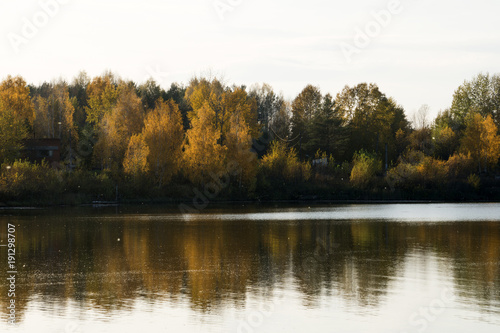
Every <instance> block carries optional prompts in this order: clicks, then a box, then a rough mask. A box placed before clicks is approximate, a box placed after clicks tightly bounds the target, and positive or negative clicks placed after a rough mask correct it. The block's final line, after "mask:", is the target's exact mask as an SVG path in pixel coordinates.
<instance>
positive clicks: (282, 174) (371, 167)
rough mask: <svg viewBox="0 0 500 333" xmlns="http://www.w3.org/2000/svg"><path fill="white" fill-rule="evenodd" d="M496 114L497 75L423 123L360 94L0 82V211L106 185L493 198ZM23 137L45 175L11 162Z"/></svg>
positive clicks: (356, 89)
mask: <svg viewBox="0 0 500 333" xmlns="http://www.w3.org/2000/svg"><path fill="white" fill-rule="evenodd" d="M499 110H500V75H498V74H495V75H489V74H479V75H477V76H475V77H474V78H472V79H471V80H469V81H465V82H464V83H463V84H462V85H460V86H459V87H458V88H457V90H456V91H455V93H454V95H453V102H452V105H451V106H450V108H448V109H446V110H443V111H441V112H439V114H438V116H437V117H436V118H435V119H433V120H429V119H427V118H428V110H427V107H426V106H423V107H422V108H421V109H420V110H419V111H418V112H417V113H416V114H415V115H414V117H413V119H412V120H410V119H409V117H408V116H407V115H406V114H405V110H404V109H403V108H402V107H401V106H400V105H398V103H397V102H396V100H395V99H394V98H392V97H388V96H387V95H385V94H384V93H383V92H382V91H381V90H380V88H379V87H378V86H377V85H376V84H367V83H361V84H358V85H356V86H346V87H345V88H344V89H343V90H342V91H340V92H339V93H338V94H337V95H336V96H335V97H333V96H332V95H330V94H325V95H324V94H323V93H322V92H321V90H320V89H319V88H318V87H316V86H313V85H307V86H306V87H305V88H304V89H303V90H302V91H301V92H300V93H299V94H298V95H297V96H296V97H295V98H294V99H293V100H287V99H285V98H284V97H283V95H282V94H279V93H276V92H275V91H274V90H273V88H272V87H271V86H269V85H267V84H262V85H254V86H251V87H246V86H238V85H234V84H233V85H230V84H227V83H226V82H224V80H222V79H220V78H216V77H194V78H192V79H191V80H190V81H189V83H188V84H187V85H183V84H178V83H173V84H172V85H171V86H170V88H169V89H168V90H165V89H163V88H162V87H160V86H159V85H158V84H157V83H156V82H155V81H153V80H148V81H147V82H145V83H142V84H137V83H135V82H132V81H127V80H123V79H121V78H120V77H118V76H117V75H115V74H113V73H111V72H106V73H104V74H103V75H100V76H97V77H94V78H90V77H88V75H87V74H86V73H85V72H81V73H80V74H79V75H78V76H77V77H75V78H74V80H73V81H72V82H71V83H68V82H65V81H63V80H56V81H52V82H44V83H42V84H40V85H29V84H27V83H26V82H25V80H24V79H23V78H21V77H19V76H17V77H12V76H8V77H7V78H6V79H4V80H3V81H2V82H1V84H0V161H3V164H2V169H1V176H0V196H1V197H0V200H4V201H6V200H18V199H19V200H25V199H33V198H39V197H40V194H46V196H44V198H46V200H49V201H50V200H52V201H61V200H62V201H68V202H70V203H73V202H74V203H80V202H86V201H89V200H91V199H96V198H106V199H109V198H112V197H113V196H115V195H116V193H115V192H116V187H117V186H118V187H119V188H120V197H122V198H123V199H126V198H128V199H134V198H141V199H144V198H177V199H179V198H189V197H191V196H192V195H193V193H196V191H198V192H200V191H201V192H204V193H205V197H211V198H212V199H214V197H217V198H218V199H228V198H235V199H260V200H267V199H301V198H326V199H359V198H400V199H421V198H436V199H439V198H446V199H450V198H453V199H462V198H461V197H460V196H466V197H470V193H475V195H477V197H478V198H479V197H483V198H492V197H496V198H498V197H499V194H500V193H499V190H498V188H499V186H498V182H497V180H498V177H495V172H497V171H498V167H499V165H498V160H499V156H500V136H499V130H498V126H499V122H500V115H499ZM32 138H35V139H43V138H57V139H60V140H61V149H60V151H61V163H60V165H59V166H58V168H56V169H54V168H52V167H51V166H49V165H47V163H41V164H36V163H31V162H29V161H27V160H26V159H24V158H23V156H24V153H23V149H24V146H25V144H26V142H27V141H26V140H27V139H32ZM210 187H212V188H210ZM214 188H216V189H214ZM61 198H64V199H61Z"/></svg>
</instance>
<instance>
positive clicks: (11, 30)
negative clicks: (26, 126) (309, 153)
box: [0, 0, 500, 116]
mask: <svg viewBox="0 0 500 333" xmlns="http://www.w3.org/2000/svg"><path fill="white" fill-rule="evenodd" d="M0 1H1V2H0V60H1V61H0V78H5V77H6V76H7V75H8V74H11V75H22V76H23V77H24V78H25V79H26V80H27V81H28V82H30V83H35V84H38V83H41V82H43V81H50V80H52V79H55V78H58V77H62V78H65V79H67V80H71V79H72V78H73V77H74V76H75V75H76V74H78V72H79V71H80V70H85V71H87V73H88V74H89V75H90V76H95V75H99V74H101V73H102V72H103V71H104V70H107V69H109V70H112V71H114V72H116V73H117V74H119V75H120V76H121V77H123V78H125V79H132V80H134V81H136V82H143V81H145V80H146V79H147V78H148V77H151V76H153V78H155V79H156V80H157V81H158V82H159V83H160V84H161V85H162V86H164V87H165V88H168V87H169V86H170V83H172V82H182V83H187V82H188V81H189V79H190V78H191V77H192V76H193V75H195V74H203V73H207V72H208V71H211V72H212V73H214V74H216V75H223V76H224V78H225V80H226V82H227V83H236V84H246V85H248V86H250V85H251V84H253V83H262V82H267V83H269V84H271V85H272V86H273V87H274V89H275V90H276V91H278V92H279V91H282V92H283V94H284V95H285V97H287V98H293V97H295V96H296V95H297V94H298V93H299V92H300V91H301V90H302V89H303V88H304V87H305V85H307V84H309V83H311V84H314V85H318V86H319V87H320V88H321V90H322V92H323V93H327V92H329V93H331V94H332V95H334V96H335V95H336V94H337V93H338V92H339V91H340V90H341V89H342V88H343V87H344V85H346V84H348V85H354V84H357V83H360V82H374V83H377V84H378V85H379V87H380V88H381V90H382V92H384V93H386V94H387V95H388V96H392V97H394V98H395V99H396V101H397V102H398V103H399V104H401V105H402V106H403V107H404V108H405V109H406V111H407V113H408V114H411V113H413V112H414V111H415V110H416V109H418V108H419V107H420V106H421V105H422V104H429V106H430V107H431V112H432V116H434V115H435V114H436V113H437V111H438V110H440V109H444V108H446V107H448V106H449V105H450V104H451V99H452V95H453V92H454V90H455V89H456V88H457V87H458V86H459V85H460V84H461V83H462V82H463V81H464V80H465V79H471V78H472V77H473V76H474V75H476V74H478V73H479V72H490V73H492V74H493V73H499V72H500V26H499V23H498V22H499V20H498V14H499V13H500V1H498V0H476V1H460V0H453V1H452V0H441V1H431V0H400V3H401V8H402V11H401V13H399V14H395V15H392V17H391V22H390V23H389V24H388V25H386V26H385V27H382V28H381V29H380V33H379V34H376V35H375V36H374V37H373V38H370V44H369V46H368V47H366V48H363V49H361V50H360V53H359V54H355V55H353V56H352V61H351V62H350V63H348V62H347V61H346V58H345V57H344V55H343V53H342V51H341V49H340V45H341V43H349V44H350V45H353V46H354V37H355V35H356V29H357V28H359V29H365V28H366V27H367V26H369V25H370V24H371V23H373V22H375V20H374V18H373V16H372V15H371V12H373V11H379V10H382V9H385V8H387V6H388V3H389V2H390V1H397V0H353V1H332V0H329V1H327V0H325V1H323V0H308V1H300V2H294V1H290V0H288V1H285V0H276V1H271V0H267V1H264V0H217V1H214V0H182V1H181V0H173V1H172V0H171V1H167V0H142V1H138V0H120V1H114V0H107V1H106V0H99V1H98V0H64V1H63V0H42V1H33V0H23V1H20V0H0ZM45 2H55V3H61V4H60V5H59V9H58V11H57V13H56V14H55V15H53V17H50V18H49V20H48V22H43V15H44V14H43V13H44V12H43V10H42V7H41V5H40V3H45ZM64 2H66V4H62V3H64ZM217 2H218V3H223V4H231V3H232V4H233V8H232V10H231V11H227V12H225V13H224V15H223V17H224V19H223V20H222V19H221V18H220V16H219V15H218V12H217V11H216V9H215V7H214V4H215V3H217ZM36 18H38V19H39V21H37V22H38V24H39V25H41V27H40V28H39V29H38V31H37V32H36V33H34V34H33V36H27V37H29V38H26V40H25V41H26V43H23V44H22V45H19V47H18V49H19V52H16V51H15V47H13V44H12V43H11V41H10V39H12V38H13V37H12V36H13V34H16V35H17V36H23V32H22V30H23V26H25V25H26V23H25V22H26V21H30V22H34V20H35V21H36ZM40 20H41V21H40ZM40 22H41V23H40ZM35 23H36V22H35ZM44 23H46V24H44ZM25 30H26V29H25ZM28 30H29V29H28ZM28 32H30V31H28Z"/></svg>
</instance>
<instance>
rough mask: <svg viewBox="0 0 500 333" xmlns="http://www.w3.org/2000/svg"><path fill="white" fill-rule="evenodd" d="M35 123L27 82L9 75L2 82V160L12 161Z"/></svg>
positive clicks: (0, 105) (0, 113) (0, 86)
mask: <svg viewBox="0 0 500 333" xmlns="http://www.w3.org/2000/svg"><path fill="white" fill-rule="evenodd" d="M32 124H33V104H32V102H31V98H30V90H29V88H28V86H27V85H26V82H25V81H24V80H23V79H22V78H21V77H19V76H17V77H11V76H8V77H7V78H6V79H5V80H4V81H2V83H1V84H0V160H1V161H3V160H5V159H7V160H10V161H12V160H13V159H14V158H15V157H17V155H18V153H19V151H20V150H21V149H22V147H23V140H24V139H26V138H27V137H28V133H29V131H30V128H31V126H32Z"/></svg>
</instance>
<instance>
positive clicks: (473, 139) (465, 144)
mask: <svg viewBox="0 0 500 333" xmlns="http://www.w3.org/2000/svg"><path fill="white" fill-rule="evenodd" d="M461 148H462V150H463V151H464V152H465V153H470V154H471V156H472V158H473V159H474V160H475V161H477V165H478V169H479V172H481V169H483V170H484V171H487V170H488V167H490V168H491V167H494V166H495V165H496V164H497V162H498V158H499V157H500V136H499V135H498V128H497V126H496V125H495V122H494V121H493V118H492V117H491V115H488V116H487V117H486V118H483V117H482V116H481V115H480V114H479V113H475V114H473V115H471V116H470V117H469V119H468V121H467V128H466V129H465V133H464V137H463V138H462V146H461Z"/></svg>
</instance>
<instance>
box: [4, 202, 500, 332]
mask: <svg viewBox="0 0 500 333" xmlns="http://www.w3.org/2000/svg"><path fill="white" fill-rule="evenodd" d="M8 223H13V224H15V225H16V226H17V228H16V236H17V238H16V249H17V258H16V260H17V264H18V274H17V281H16V311H17V312H16V316H17V318H16V320H17V325H16V326H10V325H8V324H7V316H8V310H7V306H8V302H9V297H8V295H7V294H8V289H9V287H8V283H7V273H6V272H7V253H6V247H5V246H2V247H0V315H1V317H2V318H1V319H2V320H1V321H0V332H5V331H7V332H56V333H57V332H65V333H67V332H71V333H76V332H78V333H85V332H92V333H94V332H120V333H124V332H235V333H239V332H245V333H246V332H273V333H274V332H408V333H410V332H495V333H496V332H499V330H500V277H499V273H500V204H465V205H455V204H422V205H420V204H415V205H341V206H339V205H331V206H314V207H307V206H300V207H295V208H287V207H274V206H249V207H248V206H247V207H241V206H239V207H224V208H211V209H206V210H205V211H203V212H201V213H200V214H189V215H182V214H180V213H179V210H178V209H176V208H162V207H153V208H151V207H149V208H143V207H139V208H138V207H123V208H122V207H119V208H105V209H60V210H54V209H51V210H32V211H0V240H1V242H0V245H4V244H6V238H7V235H6V233H7V224H8Z"/></svg>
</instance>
